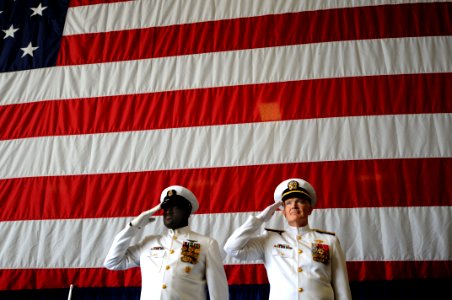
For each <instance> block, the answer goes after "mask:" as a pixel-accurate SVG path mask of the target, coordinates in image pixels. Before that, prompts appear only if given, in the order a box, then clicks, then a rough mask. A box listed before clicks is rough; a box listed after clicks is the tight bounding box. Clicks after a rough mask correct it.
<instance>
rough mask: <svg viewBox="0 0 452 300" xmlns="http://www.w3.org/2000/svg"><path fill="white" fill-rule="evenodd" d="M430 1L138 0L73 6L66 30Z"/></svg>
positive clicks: (70, 32) (89, 30)
mask: <svg viewBox="0 0 452 300" xmlns="http://www.w3.org/2000/svg"><path fill="white" fill-rule="evenodd" d="M429 2H437V1H433V0H358V1H356V0H353V1H351V0H349V1H337V0H322V1H311V0H290V1H289V0H285V1H281V0H259V1H256V0H216V1H213V0H183V1H180V0H154V1H151V0H135V1H130V2H119V3H118V2H116V3H111V4H101V5H90V6H78V7H72V8H70V9H69V10H68V14H67V18H66V24H65V26H64V33H63V34H64V35H74V34H83V33H96V32H108V31H118V30H128V29H138V28H147V27H157V26H169V25H176V24H188V23H197V22H206V21H215V20H224V19H235V18H244V17H254V16H263V15H268V14H283V13H292V12H302V11H315V10H322V9H334V8H346V7H360V6H373V5H387V4H403V3H429ZM99 20H103V21H102V22H99Z"/></svg>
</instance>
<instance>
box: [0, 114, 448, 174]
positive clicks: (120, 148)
mask: <svg viewBox="0 0 452 300" xmlns="http://www.w3.org/2000/svg"><path fill="white" fill-rule="evenodd" d="M450 132H452V114H416V115H383V116H363V117H344V118H324V119H309V120H295V121H281V122H263V123H250V124H235V125H223V126H205V127H188V128H174V129H166V130H151V131H133V132H120V133H104V134H90V135H73V136H55V137H40V138H27V139H20V140H6V141H0V153H2V154H3V155H2V156H1V157H0V178H19V177H34V176H54V175H71V174H101V173H117V172H136V171H147V170H173V169H193V168H210V167H228V166H245V165H258V164H272V163H282V162H284V163H291V162H315V161H333V160H357V159H384V158H419V157H425V158H431V157H451V156H452V139H444V138H443V137H444V136H447V135H448V134H449V133H450ZM224 145H234V146H233V147H227V148H225V147H224Z"/></svg>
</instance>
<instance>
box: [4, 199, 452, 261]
mask: <svg viewBox="0 0 452 300" xmlns="http://www.w3.org/2000/svg"><path fill="white" fill-rule="evenodd" d="M253 214H254V213H253V212H249V213H223V214H202V215H197V214H195V215H193V216H192V217H191V220H190V224H191V227H192V229H193V230H194V231H197V232H200V233H202V234H207V235H210V236H212V237H215V239H217V241H218V242H219V244H220V247H223V245H224V243H225V241H226V239H227V238H228V237H229V236H230V234H232V231H233V230H234V229H236V228H238V227H239V226H240V225H241V224H243V222H245V220H246V219H247V218H248V217H249V216H250V215H253ZM161 218H162V217H160V216H159V217H157V219H156V221H155V222H154V223H152V224H150V225H148V226H146V227H145V229H144V230H143V231H142V232H141V233H139V234H138V235H137V236H136V237H135V238H134V240H133V241H134V242H137V241H139V240H141V239H142V238H143V237H144V236H145V235H150V234H159V233H161V232H163V230H164V227H163V222H162V219H161ZM282 218H283V217H282V216H281V215H280V214H279V213H276V214H275V215H274V217H273V219H272V220H270V222H269V224H266V227H273V228H274V227H275V226H274V225H276V226H277V225H278V224H282ZM451 219H452V207H388V208H353V209H321V210H320V209H319V210H314V213H313V214H312V215H311V219H310V224H311V227H312V228H321V229H325V230H330V231H335V233H336V235H337V236H338V237H339V239H340V241H341V244H342V245H343V248H344V250H345V251H346V258H347V261H410V260H451V259H452V253H451V252H450V249H449V247H447V245H445V242H446V241H448V240H449V236H448V233H449V232H450V231H451V230H452V228H451V226H452V225H451V222H450V220H451ZM130 220H131V218H107V219H73V220H45V221H41V220H36V221H14V222H1V223H0V231H1V232H3V233H4V235H3V237H2V247H1V248H0V256H1V257H2V259H1V261H0V268H1V269H11V268H19V269H20V268H27V269H31V268H97V267H102V266H103V260H104V258H105V256H106V254H107V252H108V249H109V248H110V245H111V243H112V241H113V238H114V236H115V235H116V233H118V232H119V231H120V230H122V229H123V228H124V227H125V226H126V225H127V223H128V222H130ZM419 220H421V221H419ZM357 231H359V234H356V232H357ZM377 237H378V238H377ZM42 241H46V242H45V243H43V242H42ZM24 245H26V247H25V246H24ZM256 262H257V261H256ZM225 263H226V264H235V263H238V261H236V260H235V259H232V258H230V257H226V259H225Z"/></svg>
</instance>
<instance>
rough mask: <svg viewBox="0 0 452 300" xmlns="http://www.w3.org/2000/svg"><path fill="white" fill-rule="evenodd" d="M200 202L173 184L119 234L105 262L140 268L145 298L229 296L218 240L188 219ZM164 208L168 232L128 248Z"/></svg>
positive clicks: (116, 266)
mask: <svg viewBox="0 0 452 300" xmlns="http://www.w3.org/2000/svg"><path fill="white" fill-rule="evenodd" d="M198 207H199V205H198V200H197V199H196V197H195V195H194V194H193V193H192V192H191V191H190V190H188V189H187V188H185V187H183V186H179V185H173V186H169V187H167V188H166V189H164V190H163V191H162V194H161V196H160V204H158V205H157V206H155V207H153V208H152V209H150V210H147V211H145V212H143V213H141V214H140V215H139V216H138V217H136V218H135V219H133V220H132V221H131V222H130V223H129V225H128V226H127V227H126V228H124V229H123V230H122V231H121V232H120V233H118V234H117V235H116V237H115V239H114V241H113V245H112V246H111V248H110V251H109V252H108V254H107V257H106V258H105V262H104V265H105V267H106V268H108V269H111V270H124V269H128V268H132V267H138V266H140V267H141V274H142V290H141V299H142V300H144V299H177V300H179V299H189V300H199V299H207V291H208V294H209V298H210V299H212V300H213V299H218V300H224V299H228V298H229V290H228V283H227V279H226V274H225V271H224V266H223V262H222V256H221V253H220V249H219V246H218V242H217V241H216V240H215V239H212V238H210V237H207V236H204V235H201V234H199V233H196V232H194V231H192V230H191V229H190V228H189V226H188V223H189V218H190V215H191V214H192V213H194V212H195V211H196V210H197V209H198ZM160 209H163V224H164V225H165V227H166V228H168V231H167V232H166V233H164V234H161V235H151V236H146V237H145V238H144V239H143V240H142V241H141V242H139V243H138V244H135V245H132V246H130V244H131V242H132V239H133V238H134V237H135V235H136V233H138V232H139V231H140V230H141V229H142V228H143V227H144V226H146V225H147V224H149V223H150V222H153V221H154V220H155V218H154V217H152V216H153V215H154V214H155V213H156V212H157V211H158V210H160Z"/></svg>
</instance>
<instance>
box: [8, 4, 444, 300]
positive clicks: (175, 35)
mask: <svg viewBox="0 0 452 300" xmlns="http://www.w3.org/2000/svg"><path fill="white" fill-rule="evenodd" d="M0 24H1V28H0V30H1V31H0V51H1V52H0V72H1V73H0V233H1V241H2V246H1V247H0V291H8V290H29V289H31V290H36V289H58V288H69V286H70V285H71V284H74V285H75V286H77V287H78V288H93V287H105V288H114V287H131V288H132V287H139V286H140V285H141V279H140V272H139V269H132V270H128V271H124V272H122V271H121V272H118V271H109V270H106V269H105V268H103V265H102V263H103V260H104V258H105V255H106V253H107V251H108V249H109V247H110V245H111V242H112V240H113V237H114V235H115V234H116V233H117V232H119V231H120V230H121V229H122V228H123V227H124V226H125V225H126V224H127V223H128V222H129V221H130V220H131V218H132V217H133V216H136V215H138V214H139V213H140V212H142V211H144V210H147V209H149V208H151V207H153V206H154V205H156V204H157V203H158V201H159V195H160V192H161V191H162V190H163V189H164V188H165V187H167V186H169V185H172V184H180V185H184V186H186V187H188V188H189V189H191V190H192V191H193V192H194V193H195V195H196V196H197V197H198V199H199V202H200V209H199V211H198V213H197V214H195V215H193V216H192V217H191V221H190V222H191V226H192V228H193V229H194V230H195V231H198V232H201V233H204V234H207V235H210V236H212V237H215V238H216V239H217V240H218V242H219V243H220V245H223V244H224V242H225V240H226V239H227V238H228V237H229V235H230V234H231V233H232V231H233V230H234V229H236V228H237V227H238V226H240V225H241V224H242V223H243V222H244V221H245V220H246V219H247V217H248V216H250V215H252V214H255V213H256V212H258V211H261V210H263V209H264V208H265V207H266V206H268V205H270V204H271V203H272V202H273V191H274V189H275V187H276V186H277V185H278V184H279V183H280V182H281V181H283V180H285V179H287V178H290V177H301V178H304V179H306V180H308V181H309V182H310V183H311V184H312V185H313V186H314V187H315V189H316V191H317V195H318V199H319V200H318V204H317V207H316V210H315V211H314V213H313V215H312V216H311V219H310V224H311V227H314V228H321V229H325V230H329V231H334V232H335V233H336V235H337V236H338V237H339V239H340V240H341V244H342V246H343V248H344V250H345V253H346V258H347V267H348V270H349V277H350V281H351V283H352V292H353V294H354V296H355V297H356V298H359V293H358V292H359V287H360V286H362V285H361V284H365V283H366V282H372V281H373V282H377V281H378V282H396V281H404V282H420V281H422V280H427V279H428V280H433V282H435V280H436V281H438V282H443V280H448V279H450V278H452V240H451V237H452V221H451V220H452V184H450V181H451V178H452V136H451V133H452V114H451V112H452V36H451V35H452V4H451V3H450V2H448V1H446V2H444V1H408V0H399V1H396V0H362V1H337V0H329V1H327V0H324V1H308V0H299V1H295V0H292V1H289V0H286V1H281V0H215V1H213V0H142V1H138V0H137V1H112V0H110V1H108V0H71V1H51V0H2V1H1V2H0ZM270 223H271V224H269V226H270V225H271V226H273V227H278V226H279V227H281V226H283V221H282V218H281V216H280V215H279V214H276V215H275V216H274V218H273V220H272V221H271V222H270ZM162 230H164V228H163V225H162V222H161V221H158V222H155V223H153V224H152V225H149V226H147V227H146V229H145V231H144V232H143V234H142V235H141V236H138V237H137V240H139V239H140V238H141V237H142V236H144V235H146V234H150V233H156V232H161V231H162ZM225 268H226V271H227V275H228V280H229V284H230V285H231V286H236V285H237V286H239V285H251V284H266V283H268V281H267V277H266V273H265V269H264V268H263V266H262V264H261V263H260V262H258V261H257V262H253V263H248V264H244V263H240V262H238V261H234V260H233V259H231V258H229V257H227V258H226V259H225ZM405 292H406V291H405Z"/></svg>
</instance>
